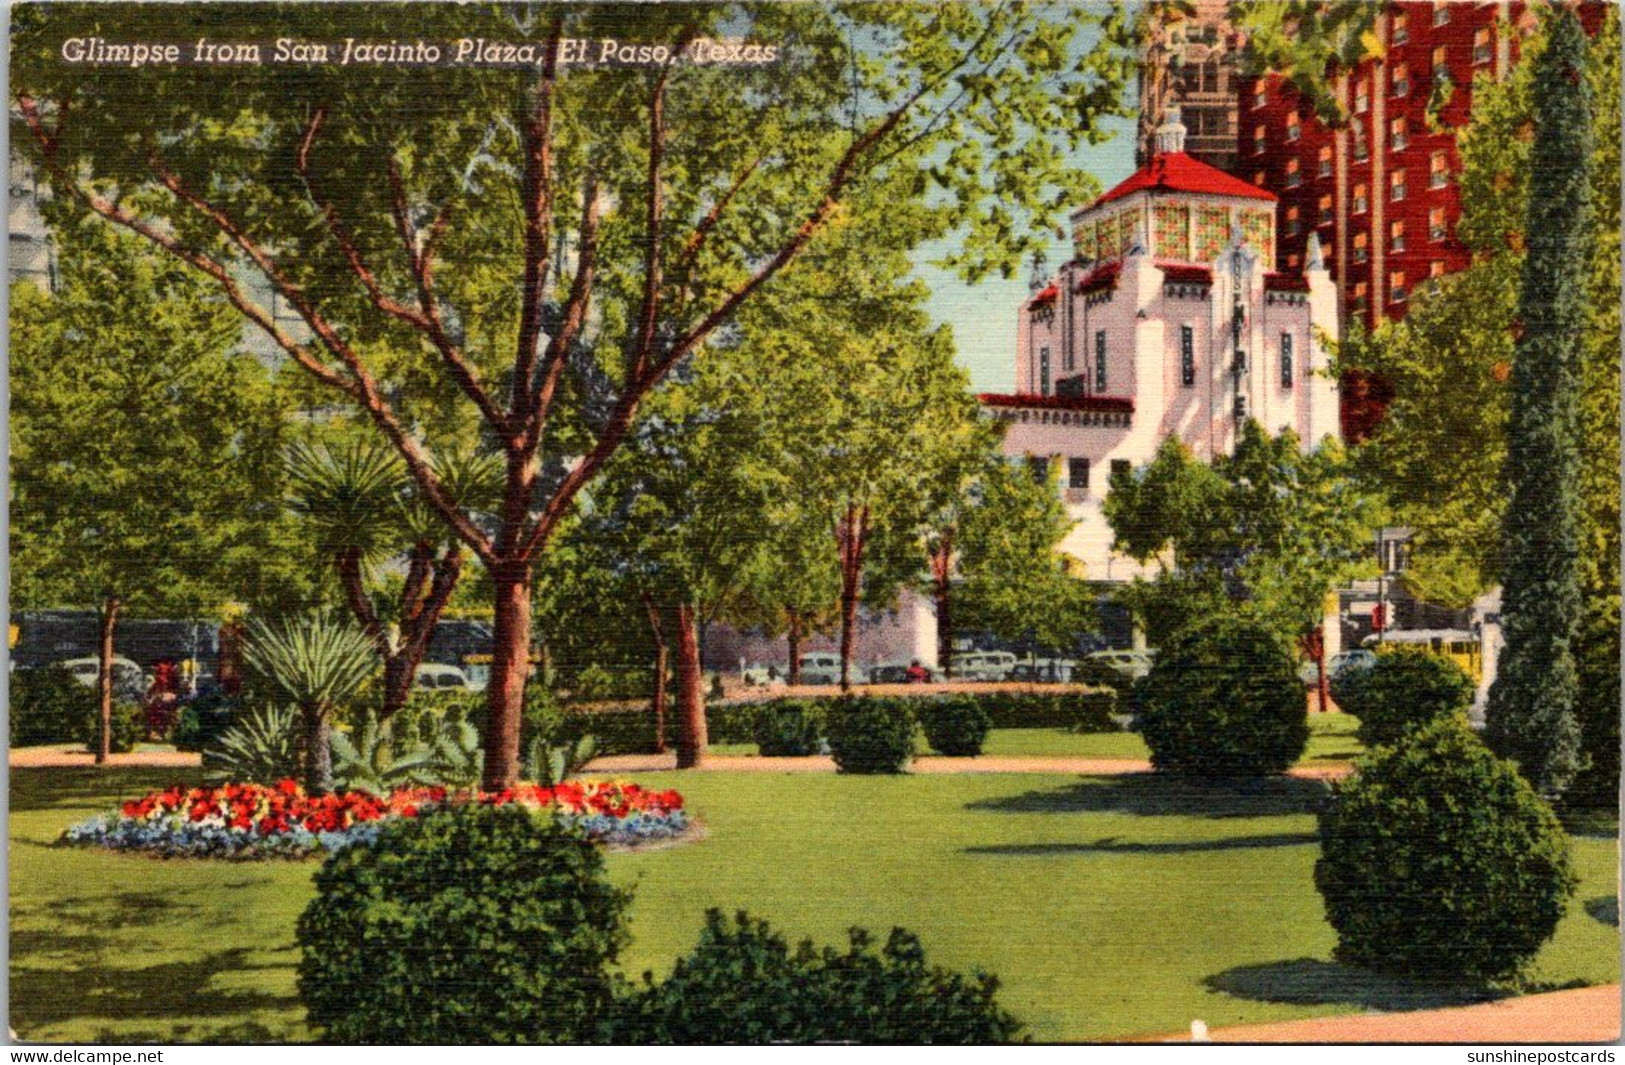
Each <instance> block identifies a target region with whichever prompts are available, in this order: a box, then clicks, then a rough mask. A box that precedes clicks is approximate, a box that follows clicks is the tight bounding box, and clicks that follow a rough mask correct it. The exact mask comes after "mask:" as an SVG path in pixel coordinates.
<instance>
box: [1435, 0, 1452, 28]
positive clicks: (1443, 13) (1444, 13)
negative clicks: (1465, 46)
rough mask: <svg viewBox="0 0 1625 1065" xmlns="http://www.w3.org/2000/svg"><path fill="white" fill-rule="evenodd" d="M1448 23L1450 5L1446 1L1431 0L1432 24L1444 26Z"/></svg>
mask: <svg viewBox="0 0 1625 1065" xmlns="http://www.w3.org/2000/svg"><path fill="white" fill-rule="evenodd" d="M1449 23H1450V4H1449V3H1448V2H1447V0H1433V24H1434V25H1435V26H1445V25H1448V24H1449Z"/></svg>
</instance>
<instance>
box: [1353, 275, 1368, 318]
mask: <svg viewBox="0 0 1625 1065" xmlns="http://www.w3.org/2000/svg"><path fill="white" fill-rule="evenodd" d="M1365 293H1366V285H1365V282H1364V281H1356V282H1355V283H1354V300H1353V303H1354V311H1355V313H1356V314H1363V313H1365Z"/></svg>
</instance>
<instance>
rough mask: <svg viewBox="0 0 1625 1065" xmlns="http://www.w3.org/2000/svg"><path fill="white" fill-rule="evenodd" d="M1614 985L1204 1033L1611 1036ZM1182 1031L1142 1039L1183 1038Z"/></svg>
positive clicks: (1467, 1039)
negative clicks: (1448, 1007) (1414, 1009)
mask: <svg viewBox="0 0 1625 1065" xmlns="http://www.w3.org/2000/svg"><path fill="white" fill-rule="evenodd" d="M1619 996H1620V987H1619V985H1618V984H1606V985H1604V986H1602V987H1583V988H1579V989H1577V990H1573V991H1552V992H1548V993H1547V994H1543V995H1524V996H1522V997H1519V998H1509V999H1503V1000H1501V1001H1499V1002H1485V1003H1480V1004H1479V1005H1476V1006H1456V1007H1452V1008H1450V1009H1438V1010H1417V1011H1416V1012H1413V1013H1356V1014H1349V1015H1347V1016H1342V1017H1314V1018H1311V1019H1309V1020H1306V1021H1284V1022H1282V1023H1279V1024H1248V1025H1241V1026H1239V1027H1236V1028H1219V1029H1215V1030H1214V1031H1211V1032H1209V1033H1208V1039H1209V1040H1210V1041H1212V1042H1214V1043H1612V1042H1616V1041H1618V1039H1619V1037H1620V997H1619ZM1189 1039H1190V1036H1189V1035H1185V1034H1181V1035H1177V1036H1166V1037H1164V1038H1161V1039H1155V1040H1147V1042H1165V1043H1183V1042H1186V1041H1188V1040H1189Z"/></svg>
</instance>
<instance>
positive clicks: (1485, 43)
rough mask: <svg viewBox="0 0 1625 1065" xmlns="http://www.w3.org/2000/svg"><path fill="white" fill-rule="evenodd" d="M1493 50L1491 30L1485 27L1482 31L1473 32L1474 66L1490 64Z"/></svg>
mask: <svg viewBox="0 0 1625 1065" xmlns="http://www.w3.org/2000/svg"><path fill="white" fill-rule="evenodd" d="M1492 52H1493V49H1492V48H1491V47H1490V28H1489V27H1488V26H1485V27H1484V28H1483V29H1481V30H1474V31H1473V65H1474V66H1480V65H1482V64H1484V63H1488V62H1489V61H1490V58H1491V54H1492Z"/></svg>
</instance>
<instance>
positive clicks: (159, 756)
mask: <svg viewBox="0 0 1625 1065" xmlns="http://www.w3.org/2000/svg"><path fill="white" fill-rule="evenodd" d="M7 761H8V764H9V765H10V766H11V768H13V769H42V768H52V769H60V768H65V767H68V766H76V765H82V766H93V765H95V764H96V757H95V755H93V754H91V753H90V752H89V751H87V750H85V747H84V744H61V745H58V746H51V747H23V748H20V749H15V750H12V751H11V752H10V757H9V758H8V759H7ZM107 764H108V765H109V766H113V767H117V766H144V767H150V768H155V769H195V768H197V767H198V766H200V765H202V764H203V756H202V755H201V754H198V753H197V752H195V751H191V752H188V751H130V752H129V753H127V754H110V755H108V756H107Z"/></svg>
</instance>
